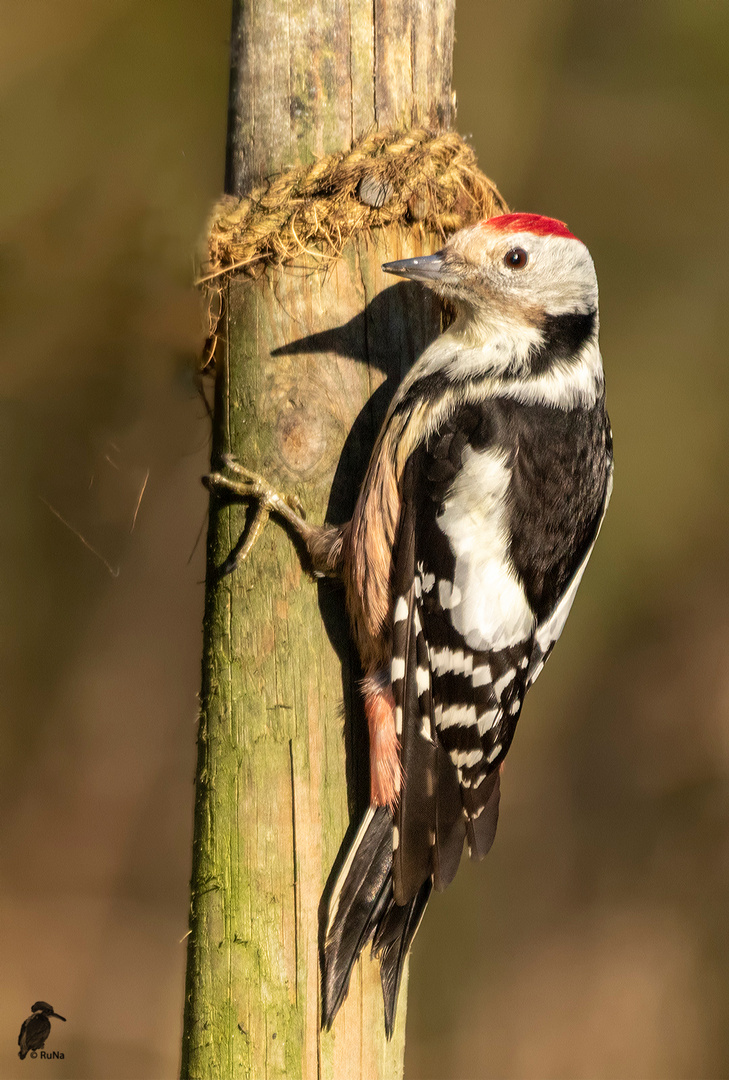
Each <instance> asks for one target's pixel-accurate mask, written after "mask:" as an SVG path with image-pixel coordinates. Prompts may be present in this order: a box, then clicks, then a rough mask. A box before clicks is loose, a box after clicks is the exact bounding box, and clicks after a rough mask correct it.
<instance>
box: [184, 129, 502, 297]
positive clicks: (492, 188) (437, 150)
mask: <svg viewBox="0 0 729 1080" xmlns="http://www.w3.org/2000/svg"><path fill="white" fill-rule="evenodd" d="M507 210H508V207H507V205H506V203H505V202H504V200H503V198H502V197H501V195H500V194H499V191H498V189H497V188H496V185H495V184H493V183H492V181H491V180H489V179H488V178H487V177H486V176H484V174H483V173H482V172H481V171H480V169H479V168H478V166H477V164H476V155H475V154H474V152H473V150H472V149H471V147H470V146H468V144H467V143H465V142H464V141H463V139H462V138H461V137H460V135H456V134H455V133H454V132H445V133H441V134H437V133H434V132H432V131H427V130H425V129H422V128H418V129H413V130H411V131H407V132H399V133H393V132H374V133H372V134H371V135H369V136H367V137H366V138H365V139H363V140H362V141H361V142H360V143H358V144H357V145H355V146H354V147H353V148H352V150H350V151H349V152H345V153H340V154H332V155H331V156H330V157H327V158H322V159H321V160H320V161H316V162H314V164H313V165H310V166H308V167H303V166H302V167H299V168H295V169H290V170H289V171H288V172H285V173H283V174H282V175H280V176H277V177H275V178H273V179H272V180H271V181H269V182H268V183H267V184H264V185H262V186H261V187H259V188H257V189H256V190H255V191H253V192H251V194H250V195H248V196H247V197H246V198H243V199H238V198H236V197H232V196H226V197H225V198H224V199H223V200H222V201H221V202H220V203H219V204H218V205H217V206H216V207H215V210H214V212H213V217H212V220H211V223H210V228H209V234H208V260H209V261H208V264H207V265H206V266H205V267H204V268H203V270H202V273H201V275H200V282H199V283H200V284H201V285H206V284H207V285H208V287H209V286H210V285H214V284H215V282H216V279H220V278H221V277H222V276H223V275H226V274H231V273H233V272H236V271H242V272H245V273H248V274H250V275H251V276H253V277H257V276H258V275H259V274H260V273H262V271H263V270H264V268H265V266H266V265H273V266H280V265H282V264H284V263H287V262H290V261H291V260H292V259H295V258H296V257H298V256H301V255H302V254H303V253H307V254H309V255H313V256H315V257H316V258H318V259H322V260H324V261H327V260H329V259H335V258H337V257H338V256H339V255H340V254H341V251H342V248H343V247H344V244H345V243H346V241H347V240H348V239H349V238H350V237H351V236H353V235H354V234H355V233H361V232H369V231H370V230H371V229H375V228H380V227H382V226H385V225H394V224H402V225H408V226H413V225H419V226H421V227H422V228H424V229H427V230H429V231H432V232H434V233H436V234H437V235H440V236H441V237H443V239H445V238H446V237H447V236H448V235H450V234H451V233H454V232H456V231H457V230H458V229H461V228H463V227H464V226H466V225H470V224H473V223H474V222H476V221H479V220H481V219H482V218H489V217H493V216H494V215H495V214H503V213H505V212H507Z"/></svg>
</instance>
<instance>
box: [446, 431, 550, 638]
mask: <svg viewBox="0 0 729 1080" xmlns="http://www.w3.org/2000/svg"><path fill="white" fill-rule="evenodd" d="M510 480H511V469H510V468H509V467H508V466H507V464H506V457H505V455H504V454H499V453H495V452H494V451H493V450H481V451H475V450H473V449H472V447H470V446H469V447H466V449H465V451H464V453H463V459H462V467H461V469H460V471H459V473H458V475H457V477H456V479H455V481H454V482H453V485H452V487H451V490H450V491H449V493H448V497H447V499H446V500H445V502H444V504H443V509H442V511H441V513H440V514H439V515H438V519H437V523H438V526H439V527H440V529H441V530H442V531H443V532H444V533H445V535H446V536H447V537H448V540H449V543H450V546H451V550H452V551H453V554H454V555H455V563H456V565H455V575H454V578H455V580H454V581H453V584H452V586H451V585H450V584H449V583H447V582H439V583H438V589H439V599H440V601H441V607H443V608H446V609H448V610H449V611H450V612H451V619H452V622H453V626H454V628H455V629H456V630H457V631H458V632H459V633H460V634H462V635H463V637H464V638H465V640H466V643H467V644H468V646H469V647H470V648H472V649H474V650H478V651H484V650H488V649H503V648H506V647H508V646H509V645H513V644H515V643H516V642H519V641H523V640H524V639H525V638H528V637H529V636H530V635H531V633H532V631H533V629H534V622H535V620H534V613H533V612H532V609H531V607H530V606H529V602H528V600H527V598H526V594H525V592H524V589H523V588H522V586H521V584H520V583H519V581H518V578H517V575H516V573H515V571H514V569H513V567H512V565H511V561H510V559H509V550H508V523H507V520H506V514H507V502H506V492H507V490H508V487H509V483H510ZM441 594H442V596H441ZM443 599H445V600H446V603H443Z"/></svg>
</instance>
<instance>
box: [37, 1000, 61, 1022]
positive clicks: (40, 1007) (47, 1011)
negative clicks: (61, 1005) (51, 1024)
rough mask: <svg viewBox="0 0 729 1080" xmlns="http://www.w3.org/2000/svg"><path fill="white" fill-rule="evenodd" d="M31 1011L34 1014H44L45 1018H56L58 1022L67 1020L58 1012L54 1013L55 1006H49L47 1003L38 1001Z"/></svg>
mask: <svg viewBox="0 0 729 1080" xmlns="http://www.w3.org/2000/svg"><path fill="white" fill-rule="evenodd" d="M30 1011H31V1012H34V1013H43V1015H44V1016H54V1017H55V1018H56V1020H63V1021H64V1022H65V1020H66V1017H65V1016H59V1014H58V1013H57V1012H54V1010H53V1006H52V1005H49V1004H48V1002H47V1001H36V1003H35V1004H34V1005H32V1006H31V1009H30Z"/></svg>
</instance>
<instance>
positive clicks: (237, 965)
mask: <svg viewBox="0 0 729 1080" xmlns="http://www.w3.org/2000/svg"><path fill="white" fill-rule="evenodd" d="M426 246H432V244H429V245H426ZM421 250H422V245H420V244H415V243H413V241H412V238H410V237H408V238H405V243H403V238H401V237H399V236H391V237H389V238H388V239H387V241H386V239H385V237H381V238H380V245H379V247H378V248H377V250H375V245H374V244H372V243H370V244H366V243H365V241H364V240H360V241H358V242H354V243H351V244H350V245H348V247H347V248H346V250H345V253H344V256H343V258H342V259H341V260H339V262H338V264H337V266H336V267H335V268H334V269H333V270H330V271H329V273H328V274H327V275H326V277H325V276H324V275H323V274H322V273H321V271H320V270H313V269H312V270H311V271H310V272H308V273H302V269H301V268H300V269H298V270H296V271H294V270H284V271H277V272H271V273H270V274H269V275H268V276H267V277H266V278H263V279H261V280H260V281H257V282H251V281H246V280H244V279H237V280H236V279H234V280H233V281H231V283H230V285H229V296H228V310H229V311H230V312H231V314H230V316H229V317H228V320H227V326H226V331H225V338H226V340H227V348H226V350H225V355H224V357H221V360H220V363H219V369H218V376H217V386H216V417H217V423H216V430H215V442H216V445H215V448H214V455H215V454H217V453H219V452H220V451H232V452H234V453H235V454H236V455H237V456H238V458H239V459H240V460H241V461H242V462H244V463H246V464H247V465H248V466H249V467H254V468H255V469H257V470H260V471H261V472H262V473H263V474H264V475H265V476H266V477H268V478H270V479H271V481H272V482H273V483H274V484H276V485H278V486H279V487H280V488H281V489H282V490H284V491H287V492H295V493H296V494H297V495H298V496H299V498H300V499H301V501H302V503H304V505H305V506H306V508H307V513H308V516H309V517H310V518H311V520H314V521H316V520H324V518H325V516H326V514H327V508H328V507H329V516H330V518H335V519H336V518H340V519H346V517H347V516H348V513H349V511H350V510H351V505H352V503H353V500H354V497H355V496H356V492H357V488H358V482H359V478H360V477H361V475H362V472H363V470H364V467H365V466H366V462H367V460H368V456H369V452H370V449H371V446H372V442H373V440H374V437H375V434H376V432H377V430H378V429H379V425H380V423H381V421H382V418H383V416H384V411H385V409H386V405H387V400H388V399H389V396H390V392H391V390H392V389H394V387H395V386H396V385H397V383H398V382H399V381H400V379H401V377H402V375H403V373H404V371H405V370H407V367H408V366H409V364H410V363H411V362H412V360H413V359H414V357H415V356H416V355H417V354H418V353H419V352H420V351H421V350H422V348H424V347H425V345H426V344H427V343H428V341H429V340H431V339H432V337H433V335H434V334H435V333H436V332H437V331H438V328H439V312H438V308H437V305H436V304H434V303H433V301H432V300H431V298H430V297H429V296H428V295H427V294H425V293H424V292H422V291H421V290H417V289H416V288H415V287H413V286H410V285H407V284H400V285H394V286H390V287H389V288H388V289H387V291H386V292H384V293H381V292H380V289H381V288H382V286H383V285H384V284H385V281H384V280H383V278H384V275H382V273H381V271H380V270H379V264H380V262H381V261H384V260H386V259H388V258H401V257H407V255H409V254H418V253H419V252H420V251H421ZM375 296H377V297H378V299H377V301H376V303H375V304H371V305H369V306H368V300H369V299H370V298H374V297H375ZM312 335H319V337H315V338H314V340H311V336H312ZM307 338H309V340H308V341H307V340H306V339H307ZM302 339H304V340H303V341H302ZM323 346H328V347H323ZM286 348H288V349H289V350H291V349H293V350H295V351H293V352H290V353H285V354H283V355H281V354H279V355H271V354H272V353H275V352H276V351H277V350H281V349H286ZM302 350H303V351H302ZM352 353H354V354H355V355H351V354H352ZM348 354H350V355H348ZM383 384H386V385H383ZM379 387H381V390H380V391H379V393H378V392H377V391H378V388H379ZM373 395H374V396H373ZM353 426H354V428H355V431H354V434H353V435H352V436H350V438H349V441H348V443H347V446H346V447H345V451H344V455H343V456H342V446H343V444H344V443H345V439H346V438H347V436H348V433H350V432H351V430H352V428H353ZM337 467H338V472H337V480H336V483H335V484H334V486H332V480H333V476H334V473H335V470H336V469H337ZM247 513H248V512H247V509H246V507H245V505H243V504H239V503H234V504H232V505H228V506H225V505H222V504H218V503H217V502H214V503H213V506H212V509H211V527H210V534H209V546H208V582H209V586H208V592H207V602H206V613H205V644H204V658H203V692H202V715H201V721H200V734H199V764H198V783H197V802H196V821H195V856H194V870H193V883H192V922H191V926H192V934H191V940H190V954H189V971H188V997H187V1013H186V1026H185V1043H184V1059H183V1070H182V1075H183V1076H184V1077H220V1076H236V1077H237V1076H244V1077H267V1078H269V1077H270V1078H273V1077H299V1076H302V1077H319V1076H321V1077H331V1078H333V1080H334V1078H336V1080H340V1078H349V1077H351V1078H355V1077H356V1078H359V1077H366V1078H373V1080H374V1078H380V1077H381V1078H382V1080H385V1078H387V1080H392V1078H395V1077H398V1076H400V1075H401V1074H402V1058H403V1051H404V1027H405V1004H406V1001H405V999H406V990H407V987H406V985H404V986H403V989H402V991H401V1002H400V1009H399V1015H398V1025H397V1028H396V1031H395V1036H394V1038H393V1040H392V1041H391V1042H389V1043H388V1042H387V1040H386V1039H385V1034H384V1022H383V1008H382V995H381V990H380V986H379V973H378V965H377V964H376V963H373V962H371V961H370V960H369V958H368V957H365V959H364V960H363V961H362V962H361V963H360V964H359V965H358V967H357V969H356V970H355V974H354V977H353V980H352V985H351V988H350V992H349V997H348V999H347V1001H346V1003H345V1005H344V1007H343V1009H342V1011H341V1013H340V1014H339V1016H338V1017H337V1020H336V1023H335V1025H334V1029H333V1031H332V1032H331V1033H328V1034H326V1033H325V1034H322V1033H321V1032H320V1030H319V1022H320V1021H319V1011H318V1010H319V998H318V978H319V973H318V909H319V903H320V898H321V895H322V892H323V890H324V887H325V885H326V883H327V879H328V877H329V875H330V873H331V870H332V867H333V866H334V865H335V862H336V860H337V857H338V855H339V852H340V848H341V846H342V843H343V840H344V837H345V834H346V833H347V830H348V828H349V826H350V824H351V823H354V824H356V822H357V820H358V817H359V815H360V813H361V812H362V811H363V809H364V806H365V805H366V802H367V784H368V777H367V758H366V754H367V749H366V736H365V732H364V721H363V718H362V715H361V706H360V702H359V699H358V695H357V689H356V680H357V677H358V674H359V672H358V668H357V662H356V658H355V657H354V656H353V655H352V650H351V646H350V643H349V637H348V631H347V621H346V615H345V612H344V606H343V594H342V591H341V589H340V588H339V587H338V586H337V585H336V584H333V583H329V582H324V583H320V584H319V585H317V584H316V583H315V582H313V581H312V579H311V578H310V577H309V575H308V574H307V573H306V572H305V571H304V570H302V566H301V562H300V559H299V552H298V551H297V549H296V547H295V545H294V543H292V540H291V538H290V537H289V536H288V535H287V533H286V531H285V530H284V528H282V527H281V526H280V525H279V524H277V523H275V522H271V523H269V525H268V526H267V528H266V530H265V531H264V533H263V535H262V537H261V539H260V541H259V543H258V544H257V546H256V547H255V548H254V550H253V552H252V554H251V556H250V559H249V561H248V562H247V563H246V564H244V566H243V567H242V568H241V569H240V570H238V571H236V572H235V573H233V574H232V575H230V576H227V577H224V578H222V579H218V580H216V573H215V568H216V567H218V566H220V564H221V563H222V562H224V560H225V558H226V556H227V555H228V554H229V552H230V551H231V550H232V548H233V547H234V545H235V543H236V541H237V539H238V537H239V535H240V533H241V531H242V530H243V528H244V525H245V521H246V517H247Z"/></svg>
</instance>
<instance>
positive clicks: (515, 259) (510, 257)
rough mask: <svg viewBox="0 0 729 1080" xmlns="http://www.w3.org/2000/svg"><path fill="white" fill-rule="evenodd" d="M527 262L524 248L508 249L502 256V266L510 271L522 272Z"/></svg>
mask: <svg viewBox="0 0 729 1080" xmlns="http://www.w3.org/2000/svg"><path fill="white" fill-rule="evenodd" d="M528 262H529V256H528V255H527V253H526V251H525V250H524V248H510V249H509V251H507V253H506V255H504V265H505V266H508V267H509V269H510V270H523V269H524V267H525V266H526V264H527V263H528Z"/></svg>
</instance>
